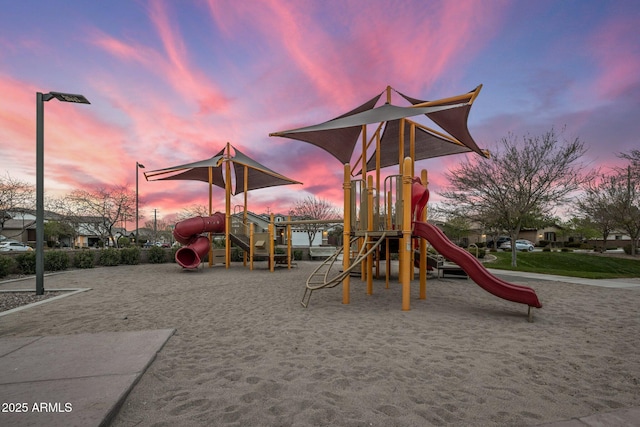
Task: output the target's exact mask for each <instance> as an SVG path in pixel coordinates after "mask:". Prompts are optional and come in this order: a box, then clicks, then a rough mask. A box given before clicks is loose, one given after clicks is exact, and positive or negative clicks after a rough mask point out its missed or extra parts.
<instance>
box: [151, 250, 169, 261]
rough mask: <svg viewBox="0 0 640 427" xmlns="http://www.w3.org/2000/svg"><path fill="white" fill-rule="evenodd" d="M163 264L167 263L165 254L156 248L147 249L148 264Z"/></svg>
mask: <svg viewBox="0 0 640 427" xmlns="http://www.w3.org/2000/svg"><path fill="white" fill-rule="evenodd" d="M164 262H167V252H165V250H164V249H162V248H159V247H157V246H153V247H151V249H149V263H151V264H162V263H164Z"/></svg>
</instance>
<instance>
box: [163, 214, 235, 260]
mask: <svg viewBox="0 0 640 427" xmlns="http://www.w3.org/2000/svg"><path fill="white" fill-rule="evenodd" d="M224 222H225V218H224V214H223V213H222V212H216V213H214V214H213V215H211V216H208V217H202V216H196V217H193V218H189V219H185V220H184V221H180V222H178V223H177V224H176V226H175V228H174V229H173V237H174V238H175V239H176V240H177V241H178V242H180V243H182V244H183V245H186V246H183V247H182V248H180V249H178V251H177V252H176V262H177V263H178V264H180V265H181V266H182V267H184V268H197V267H198V266H199V265H200V263H201V262H202V258H203V257H204V256H205V255H206V254H207V253H208V252H209V238H207V237H206V236H201V234H202V233H222V232H223V231H224Z"/></svg>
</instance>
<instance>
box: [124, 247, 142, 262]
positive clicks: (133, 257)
mask: <svg viewBox="0 0 640 427" xmlns="http://www.w3.org/2000/svg"><path fill="white" fill-rule="evenodd" d="M120 264H126V265H138V264H140V249H139V248H138V247H136V246H134V247H131V248H124V249H120Z"/></svg>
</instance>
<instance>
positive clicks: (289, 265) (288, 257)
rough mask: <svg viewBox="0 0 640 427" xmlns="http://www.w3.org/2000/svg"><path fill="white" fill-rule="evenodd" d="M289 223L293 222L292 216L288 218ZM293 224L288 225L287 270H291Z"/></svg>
mask: <svg viewBox="0 0 640 427" xmlns="http://www.w3.org/2000/svg"><path fill="white" fill-rule="evenodd" d="M287 221H289V222H290V221H291V216H288V217H287ZM291 245H292V242H291V224H287V268H288V269H289V270H291Z"/></svg>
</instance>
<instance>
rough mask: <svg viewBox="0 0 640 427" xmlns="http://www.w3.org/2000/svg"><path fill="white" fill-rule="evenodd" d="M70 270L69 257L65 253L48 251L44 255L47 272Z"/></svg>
mask: <svg viewBox="0 0 640 427" xmlns="http://www.w3.org/2000/svg"><path fill="white" fill-rule="evenodd" d="M67 268H69V255H67V253H66V252H63V251H47V252H45V253H44V269H45V271H61V270H66V269H67Z"/></svg>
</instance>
